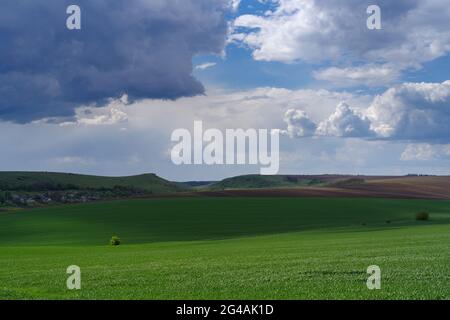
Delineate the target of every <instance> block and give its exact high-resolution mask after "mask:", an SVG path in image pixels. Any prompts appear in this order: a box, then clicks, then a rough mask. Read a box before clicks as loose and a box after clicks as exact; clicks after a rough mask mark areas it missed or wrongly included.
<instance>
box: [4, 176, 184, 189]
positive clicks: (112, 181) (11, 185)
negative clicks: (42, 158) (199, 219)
mask: <svg viewBox="0 0 450 320" xmlns="http://www.w3.org/2000/svg"><path fill="white" fill-rule="evenodd" d="M118 187H122V188H134V189H139V190H143V191H147V192H152V193H154V194H162V193H170V192H175V191H181V190H184V189H185V187H183V186H182V185H181V184H178V183H174V182H170V181H167V180H164V179H162V178H160V177H158V176H157V175H155V174H142V175H137V176H129V177H101V176H90V175H80V174H71V173H53V172H0V190H9V191H57V190H101V189H113V188H118Z"/></svg>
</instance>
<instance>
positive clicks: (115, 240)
mask: <svg viewBox="0 0 450 320" xmlns="http://www.w3.org/2000/svg"><path fill="white" fill-rule="evenodd" d="M110 243H111V245H112V246H119V245H120V243H121V241H120V238H119V237H118V236H112V237H111V240H110Z"/></svg>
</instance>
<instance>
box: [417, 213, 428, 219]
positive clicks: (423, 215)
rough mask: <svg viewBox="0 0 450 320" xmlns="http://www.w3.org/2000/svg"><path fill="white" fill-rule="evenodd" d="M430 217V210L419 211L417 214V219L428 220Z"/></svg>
mask: <svg viewBox="0 0 450 320" xmlns="http://www.w3.org/2000/svg"><path fill="white" fill-rule="evenodd" d="M429 219H430V215H429V214H428V212H419V213H418V214H416V220H417V221H427V220H429Z"/></svg>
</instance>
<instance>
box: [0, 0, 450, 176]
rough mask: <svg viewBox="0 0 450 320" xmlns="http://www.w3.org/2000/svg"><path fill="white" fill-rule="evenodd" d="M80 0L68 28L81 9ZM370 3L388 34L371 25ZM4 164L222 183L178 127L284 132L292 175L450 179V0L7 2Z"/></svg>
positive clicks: (1, 33)
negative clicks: (178, 141) (183, 161)
mask: <svg viewBox="0 0 450 320" xmlns="http://www.w3.org/2000/svg"><path fill="white" fill-rule="evenodd" d="M73 4H76V5H78V6H79V7H80V13H81V15H80V21H81V23H80V25H81V29H80V30H77V29H75V30H70V29H68V28H67V26H66V20H67V19H68V17H69V16H70V14H68V13H67V12H66V9H67V7H68V6H69V5H73ZM370 5H377V6H378V7H379V8H380V13H381V20H380V21H381V29H369V28H368V27H367V20H368V18H370V17H371V15H372V13H370V12H369V13H368V12H367V8H368V7H369V6H370ZM1 7H2V9H1V10H0V39H1V41H0V145H1V149H0V170H3V171H10V170H17V171H53V172H73V173H82V174H98V175H108V176H124V175H133V174H141V173H156V174H158V175H159V176H161V177H163V178H166V179H170V180H175V181H188V180H217V179H222V178H225V177H230V176H235V175H240V174H253V173H259V171H260V167H259V166H255V165H213V166H208V165H192V166H188V165H181V166H177V165H175V164H173V163H172V161H171V149H172V148H173V146H174V143H173V142H172V141H171V134H172V132H173V131H174V130H175V129H178V128H186V129H189V130H192V129H193V124H194V121H199V120H201V121H203V124H204V127H205V128H217V129H219V130H222V131H225V130H226V129H238V128H242V129H251V128H254V129H279V130H280V132H281V137H280V171H279V173H280V174H327V173H341V174H371V175H404V174H441V175H450V7H449V6H448V1H447V0H421V1H419V0H396V1H391V0H371V1H366V0H347V1H337V0H336V1H333V0H242V1H239V0H184V1H177V0H135V1H132V2H130V1H127V0H96V1H89V0H71V1H66V0H47V1H45V2H42V1H39V2H38V1H32V0H3V1H2V4H1Z"/></svg>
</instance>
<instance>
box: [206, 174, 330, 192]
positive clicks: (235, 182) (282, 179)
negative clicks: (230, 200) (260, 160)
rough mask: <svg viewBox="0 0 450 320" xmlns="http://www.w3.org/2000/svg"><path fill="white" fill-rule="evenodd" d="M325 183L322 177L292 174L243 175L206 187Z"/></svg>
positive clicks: (226, 188)
mask: <svg viewBox="0 0 450 320" xmlns="http://www.w3.org/2000/svg"><path fill="white" fill-rule="evenodd" d="M323 183H325V180H324V179H316V178H315V177H313V176H294V175H289V176H288V175H277V176H261V175H245V176H237V177H232V178H228V179H224V180H222V181H219V182H217V183H214V184H212V185H210V186H209V187H208V189H209V190H228V189H261V188H283V187H305V186H312V185H320V184H323Z"/></svg>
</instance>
